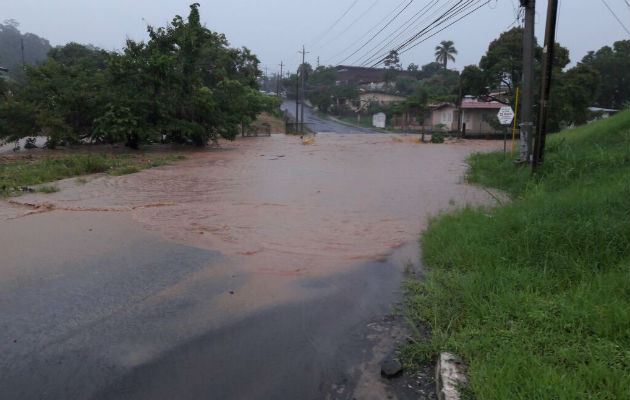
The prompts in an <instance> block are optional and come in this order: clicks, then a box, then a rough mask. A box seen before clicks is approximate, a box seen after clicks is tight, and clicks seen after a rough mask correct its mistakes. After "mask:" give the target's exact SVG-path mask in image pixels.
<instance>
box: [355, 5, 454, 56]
mask: <svg viewBox="0 0 630 400" xmlns="http://www.w3.org/2000/svg"><path fill="white" fill-rule="evenodd" d="M438 1H439V0H438ZM447 5H448V3H445V4H442V5H440V6H439V7H438V8H437V9H436V10H434V11H433V12H432V13H431V14H429V15H426V14H427V13H428V12H429V11H430V9H429V10H426V11H425V12H423V13H422V15H420V16H418V17H417V18H416V20H415V21H414V22H413V24H412V25H410V26H408V27H407V28H406V29H404V30H403V31H402V32H400V33H399V34H398V35H396V36H395V37H394V38H393V39H392V40H391V41H389V42H388V43H386V44H385V45H383V46H381V47H380V48H379V49H378V50H377V51H375V52H374V53H373V54H372V55H370V56H369V57H368V58H367V59H364V60H363V62H362V63H361V66H368V65H369V64H371V63H373V62H374V61H376V60H378V59H379V57H383V55H384V54H389V51H390V50H391V49H395V48H398V47H400V46H401V45H402V44H403V43H405V42H406V41H407V39H405V40H403V41H399V42H396V41H397V40H398V39H399V38H400V37H401V36H402V35H404V34H405V33H406V32H407V31H409V30H410V29H412V28H413V29H415V30H417V29H418V28H420V26H422V24H423V23H424V22H425V21H426V20H427V19H428V18H431V17H433V16H435V15H436V14H437V13H439V12H440V10H442V9H444V8H445V6H447ZM431 6H433V5H431ZM423 17H424V18H423ZM425 29H427V28H425ZM394 42H396V44H395V45H394ZM381 43H382V42H381Z"/></svg>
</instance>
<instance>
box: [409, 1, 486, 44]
mask: <svg viewBox="0 0 630 400" xmlns="http://www.w3.org/2000/svg"><path fill="white" fill-rule="evenodd" d="M491 1H492V0H486V1H484V2H483V3H481V4H480V5H479V6H477V7H475V8H474V9H472V10H470V11H469V12H467V13H466V14H464V15H462V16H461V17H459V18H457V19H456V20H455V21H453V22H451V23H450V24H448V25H446V26H445V27H444V28H442V29H440V30H439V31H437V32H435V33H433V34H432V35H430V36H427V37H426V38H424V39H423V40H421V41H420V42H418V43H416V44H414V45H413V46H411V47H408V48H407V49H405V50H404V51H402V52H401V53H400V54H404V53H406V52H408V51H410V50H411V49H413V48H415V47H417V46H418V45H420V44H421V43H423V42H425V41H427V40H429V39H431V38H432V37H433V36H435V35H437V34H438V33H440V32H442V31H444V30H445V29H447V28H449V27H451V26H452V25H454V24H455V23H457V22H459V21H461V20H462V19H464V18H466V17H467V16H469V15H470V14H472V13H474V12H475V11H477V10H479V9H480V8H481V7H483V6H485V5H487V4H489V3H490V2H491Z"/></svg>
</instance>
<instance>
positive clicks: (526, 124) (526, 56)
mask: <svg viewBox="0 0 630 400" xmlns="http://www.w3.org/2000/svg"><path fill="white" fill-rule="evenodd" d="M521 6H522V7H524V8H525V28H524V29H523V84H522V93H523V100H522V105H521V125H520V126H521V151H520V157H519V159H520V161H521V162H524V163H529V162H530V160H531V157H532V149H533V146H532V144H533V138H534V119H533V118H532V116H533V115H534V111H533V108H534V18H535V14H536V0H521Z"/></svg>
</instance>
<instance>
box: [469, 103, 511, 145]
mask: <svg viewBox="0 0 630 400" xmlns="http://www.w3.org/2000/svg"><path fill="white" fill-rule="evenodd" d="M504 106H505V104H503V103H499V102H498V101H480V100H479V99H477V98H474V97H472V96H465V97H464V98H463V99H462V104H461V106H460V109H461V132H462V135H463V136H488V135H493V134H498V133H501V132H502V131H501V130H497V129H495V128H493V127H492V125H491V124H490V121H492V120H493V119H494V118H496V116H497V114H498V113H499V109H500V108H501V107H504Z"/></svg>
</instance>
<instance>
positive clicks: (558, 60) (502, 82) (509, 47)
mask: <svg viewBox="0 0 630 400" xmlns="http://www.w3.org/2000/svg"><path fill="white" fill-rule="evenodd" d="M534 42H535V43H536V39H535V38H534ZM522 46H523V29H522V28H519V27H515V28H512V29H510V30H509V31H506V32H503V33H501V35H500V36H499V38H498V39H495V40H493V41H492V42H491V43H490V45H489V46H488V50H487V51H486V54H485V55H484V56H483V57H481V60H480V61H479V68H481V70H482V71H483V73H484V75H485V80H486V84H487V86H488V87H489V88H490V89H491V90H499V91H506V92H507V95H508V98H509V101H510V103H512V104H514V100H515V96H516V88H517V87H519V86H521V80H522V77H523V47H522ZM555 46H556V47H555V53H554V60H553V74H554V79H555V78H558V77H559V76H560V74H562V69H563V68H564V67H566V65H567V64H568V63H569V50H567V49H566V48H564V47H562V46H560V45H559V44H557V43H556V44H555ZM534 63H535V68H536V73H535V76H536V77H537V78H538V79H539V77H540V76H541V72H542V47H540V46H538V45H537V44H535V48H534ZM534 87H535V88H537V89H539V88H540V84H538V83H534ZM537 97H538V96H536V98H537Z"/></svg>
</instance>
